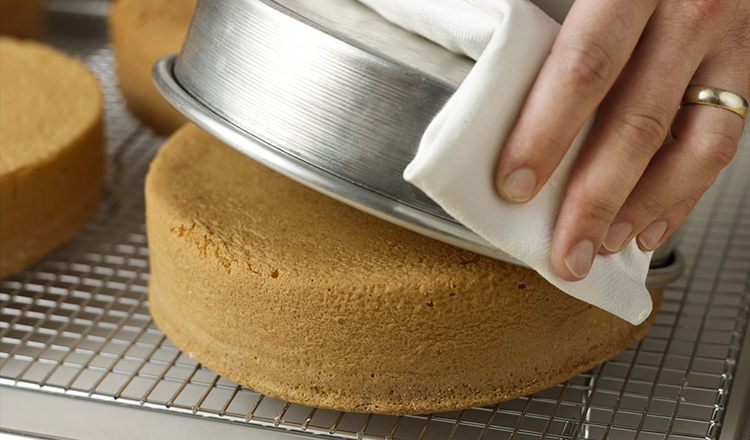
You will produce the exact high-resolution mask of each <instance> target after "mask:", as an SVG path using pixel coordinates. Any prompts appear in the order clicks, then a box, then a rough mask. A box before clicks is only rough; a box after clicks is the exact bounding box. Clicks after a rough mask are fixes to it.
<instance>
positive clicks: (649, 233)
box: [638, 221, 668, 251]
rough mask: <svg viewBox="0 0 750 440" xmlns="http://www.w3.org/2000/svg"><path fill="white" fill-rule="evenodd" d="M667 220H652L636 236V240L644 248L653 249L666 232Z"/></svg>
mask: <svg viewBox="0 0 750 440" xmlns="http://www.w3.org/2000/svg"><path fill="white" fill-rule="evenodd" d="M667 226H668V225H667V222H665V221H658V222H653V223H651V224H650V225H648V227H646V229H644V230H643V232H641V234H640V235H639V236H638V241H639V242H640V243H641V246H643V247H644V248H646V249H648V250H650V251H653V250H654V249H656V246H657V245H658V244H659V242H660V241H661V239H662V237H664V234H665V233H666V232H667Z"/></svg>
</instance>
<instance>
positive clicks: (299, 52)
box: [154, 0, 682, 286]
mask: <svg viewBox="0 0 750 440" xmlns="http://www.w3.org/2000/svg"><path fill="white" fill-rule="evenodd" d="M312 5H314V7H311V6H312ZM472 66H473V62H471V61H470V60H468V59H467V58H464V57H459V56H457V55H455V54H452V53H450V52H448V51H447V50H445V49H443V48H441V47H439V46H437V45H436V44H434V43H432V42H430V41H428V40H426V39H424V38H421V37H419V36H416V35H414V34H411V33H409V32H406V31H404V30H403V29H401V28H399V27H397V26H394V25H392V24H390V23H389V22H387V21H386V20H384V19H382V18H381V17H380V16H379V15H377V14H376V13H375V12H373V11H371V10H370V9H368V8H367V7H365V6H363V5H361V4H360V3H358V2H356V1H355V0H320V1H316V2H314V3H312V2H303V1H299V0H242V1H236V0H211V1H206V0H204V1H199V2H198V5H197V8H196V11H195V14H194V16H193V22H192V24H191V27H190V30H189V31H188V35H187V38H186V41H185V44H184V46H183V49H182V51H181V53H180V55H179V56H178V57H176V58H169V59H165V60H162V62H161V63H160V64H159V65H157V67H156V68H155V70H154V75H155V79H156V82H157V86H158V87H159V89H160V90H161V91H162V93H163V94H164V96H165V97H166V99H167V100H168V101H170V102H171V103H172V104H173V105H174V106H175V107H176V108H177V109H178V110H179V111H180V112H182V113H183V114H184V115H185V116H186V117H187V118H188V119H190V120H191V121H193V122H194V123H196V124H197V125H199V126H200V127H202V128H203V129H205V130H206V131H208V132H210V133H211V134H213V135H214V136H216V137H218V138H219V139H221V140H223V141H224V142H226V143H227V144H229V145H231V146H233V147H234V148H236V149H237V150H239V151H241V152H242V153H244V154H246V155H248V156H250V157H252V158H253V159H255V160H258V161H260V162H262V163H263V164H265V165H266V166H269V167H271V168H273V169H275V170H277V171H279V172H281V173H283V174H285V175H286V176H288V177H290V178H293V179H295V180H297V181H299V182H301V183H303V184H305V185H307V186H310V187H312V188H314V189H316V190H318V191H321V192H323V193H325V194H327V195H329V196H331V197H335V198H336V199H338V200H341V201H343V202H345V203H348V204H350V205H352V206H354V207H356V208H358V209H362V210H364V211H366V212H369V213H370V214H373V215H376V216H379V217H381V218H384V219H386V220H388V221H391V222H394V223H397V224H399V225H401V226H404V227H407V228H409V229H412V230H415V231H417V232H419V233H422V234H425V235H428V236H431V237H433V238H436V239H438V240H442V241H445V242H447V243H450V244H453V245H456V246H460V247H463V248H465V249H468V250H471V251H474V252H477V253H480V254H483V255H487V256H490V257H493V258H497V259H500V260H503V261H507V262H511V263H514V264H519V265H523V266H525V265H524V264H523V263H521V262H519V261H517V260H516V259H514V258H512V257H511V256H509V255H508V254H506V253H505V252H503V251H501V250H499V249H497V248H495V247H494V246H492V245H491V244H490V243H488V242H487V241H486V240H484V239H483V238H481V237H479V236H478V235H476V234H475V233H473V232H472V231H470V230H468V229H467V228H465V227H464V226H463V225H461V224H460V223H458V222H456V221H455V220H454V219H453V218H452V217H450V216H449V215H448V214H447V213H445V212H444V211H443V210H442V209H441V208H440V207H439V206H437V205H436V204H435V203H434V202H433V201H432V200H430V199H429V198H428V197H427V196H426V195H424V194H423V193H422V192H421V191H419V190H418V189H417V188H416V187H414V186H412V185H411V184H409V183H407V182H406V181H404V180H403V178H402V177H401V176H402V174H403V170H404V168H405V167H406V165H407V164H408V163H409V162H410V161H411V160H412V158H413V157H414V155H415V154H416V150H417V147H418V145H419V141H420V139H421V136H422V133H423V132H424V130H425V128H426V127H427V125H428V124H429V123H430V121H431V120H432V119H433V117H434V116H435V115H436V114H437V112H438V111H439V110H440V108H441V107H442V106H443V105H444V104H445V102H446V101H447V100H448V99H449V98H450V96H451V95H452V94H453V92H454V91H455V90H456V88H457V87H458V86H459V85H460V83H461V81H462V80H463V79H464V77H465V76H466V74H467V72H468V71H469V69H470V68H471V67H472ZM675 244H676V241H675V240H670V241H669V242H668V243H665V244H664V245H663V246H662V247H661V248H660V249H659V250H657V252H656V253H655V256H654V261H655V262H657V263H658V264H656V265H655V266H656V267H658V270H656V271H655V273H653V274H651V276H650V277H649V279H648V284H649V285H650V286H657V285H664V284H666V283H667V282H669V281H672V280H674V279H676V278H677V276H679V274H680V272H681V270H682V266H680V265H679V264H672V265H665V264H663V263H664V262H665V261H673V262H675V263H679V262H680V261H681V260H680V259H675V258H671V259H670V254H671V253H672V251H673V249H674V245H675Z"/></svg>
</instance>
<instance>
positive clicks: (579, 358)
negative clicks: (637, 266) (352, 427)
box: [146, 125, 661, 414]
mask: <svg viewBox="0 0 750 440" xmlns="http://www.w3.org/2000/svg"><path fill="white" fill-rule="evenodd" d="M146 204H147V226H148V236H149V248H150V255H151V270H152V275H151V281H150V290H149V299H150V307H151V312H152V314H153V317H154V319H155V320H156V322H157V324H158V325H159V326H160V327H161V328H162V329H163V330H164V331H165V333H166V334H167V335H168V336H169V337H170V338H171V339H172V340H173V341H174V342H175V343H176V344H177V345H178V346H179V347H180V348H181V349H182V350H184V351H186V352H188V353H190V354H191V355H192V356H194V357H195V358H196V359H197V360H198V361H200V362H202V363H204V364H205V365H207V366H208V367H210V368H212V369H214V370H215V371H217V372H219V373H221V374H223V375H226V376H227V377H229V378H230V379H233V380H235V381H237V382H239V383H242V384H245V385H247V386H249V387H251V388H253V389H255V390H258V391H260V392H263V393H266V394H268V395H270V396H273V397H278V398H282V399H287V400H290V401H293V402H298V403H303V404H307V405H311V406H318V407H328V408H335V409H339V410H345V411H367V412H370V411H371V412H378V413H390V414H406V413H410V414H413V413H425V412H431V411H447V410H455V409H459V408H466V407H469V406H475V405H484V404H490V403H495V402H499V401H502V400H506V399H510V398H514V397H518V396H521V395H526V394H529V393H532V392H535V391H537V390H540V389H543V388H546V387H549V386H552V385H554V384H556V383H559V382H561V381H564V380H566V379H568V378H570V377H572V376H574V375H575V374H577V373H579V372H582V371H585V370H586V369H589V368H591V367H593V366H595V365H597V364H599V363H601V362H603V361H604V360H606V359H608V358H610V357H611V356H613V355H614V354H616V353H617V352H619V351H621V350H623V349H624V348H626V347H627V346H628V345H629V344H630V343H631V342H632V341H633V339H635V338H637V337H640V336H642V335H643V333H644V332H645V331H646V329H647V327H648V325H649V324H648V323H646V324H643V325H641V326H638V327H634V326H632V325H630V324H628V323H627V322H625V321H623V320H621V319H619V318H617V317H615V316H613V315H610V314H608V313H606V312H604V311H602V310H600V309H597V308H594V307H592V306H590V305H588V304H585V303H583V302H581V301H578V300H576V299H574V298H572V297H570V296H568V295H566V294H564V293H562V292H560V291H559V290H557V289H556V288H554V287H553V286H551V285H550V284H549V283H547V282H546V281H544V280H543V279H542V278H541V277H540V276H539V275H538V274H536V273H535V272H533V271H531V270H528V269H524V268H521V267H517V266H513V265H510V264H505V263H502V262H499V261H495V260H492V259H489V258H485V257H482V256H479V255H476V254H473V253H471V252H468V251H464V250H461V249H458V248H455V247H452V246H449V245H446V244H443V243H440V242H437V241H434V240H432V239H429V238H426V237H423V236H421V235H418V234H415V233H413V232H410V231H408V230H405V229H402V228H400V227H397V226H394V225H392V224H390V223H387V222H384V221H382V220H379V219H377V218H374V217H372V216H370V215H368V214H365V213H362V212H360V211H357V210H355V209H352V208H350V207H348V206H345V205H343V204H341V203H339V202H336V201H334V200H332V199H329V198H327V197H325V196H322V195H320V194H318V193H316V192H314V191H312V190H310V189H308V188H305V187H303V186H301V185H299V184H297V183H295V182H293V181H291V180H289V179H287V178H285V177H283V176H281V175H279V174H277V173H275V172H273V171H271V170H269V169H267V168H265V167H263V166H261V165H259V164H257V163H255V162H253V161H251V160H250V159H248V158H246V157H244V156H242V155H241V154H240V153H237V152H235V151H234V150H232V149H231V148H229V147H226V146H224V145H222V144H221V143H220V142H218V141H216V140H214V139H213V138H211V137H210V136H209V135H207V134H205V133H203V132H202V131H201V130H199V129H198V128H196V127H195V126H192V125H187V126H185V127H184V128H182V129H181V130H180V131H178V132H177V133H175V134H174V135H173V136H172V137H171V138H170V139H169V140H168V141H167V142H166V144H165V145H164V146H163V147H162V150H161V151H160V153H159V155H158V156H157V158H156V159H155V160H154V162H153V163H152V165H151V170H150V172H149V175H148V178H147V183H146ZM654 299H655V303H656V304H657V305H658V303H659V302H660V299H661V292H655V293H654ZM652 318H653V317H652ZM650 319H651V318H650ZM650 319H649V321H648V322H650Z"/></svg>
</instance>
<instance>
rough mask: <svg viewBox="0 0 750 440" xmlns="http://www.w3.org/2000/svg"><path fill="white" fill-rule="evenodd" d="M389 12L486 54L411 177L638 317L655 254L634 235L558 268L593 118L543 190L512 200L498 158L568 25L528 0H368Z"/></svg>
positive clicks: (585, 292) (469, 222) (503, 239)
mask: <svg viewBox="0 0 750 440" xmlns="http://www.w3.org/2000/svg"><path fill="white" fill-rule="evenodd" d="M360 1H361V2H362V3H364V4H366V5H367V6H369V7H371V8H372V9H374V10H375V11H377V12H378V13H379V14H380V15H382V16H383V17H385V18H386V19H387V20H389V21H391V22H393V23H395V24H397V25H399V26H401V27H403V28H405V29H408V30H410V31H412V32H415V33H417V34H420V35H422V36H423V37H425V38H428V39H430V40H432V41H434V42H435V43H437V44H440V45H441V46H443V47H445V48H447V49H449V50H451V51H453V52H457V53H460V54H464V55H466V56H469V57H471V58H473V59H474V60H476V64H475V65H474V67H473V69H472V70H471V72H470V73H469V75H468V76H467V77H466V79H465V80H464V82H463V84H461V86H460V87H459V88H458V90H457V91H456V93H455V94H454V95H453V97H452V98H451V99H450V100H449V101H448V103H447V104H446V105H445V107H444V108H443V109H442V110H441V111H440V113H439V114H438V115H437V116H436V117H435V119H434V120H433V121H432V123H431V124H430V125H429V127H428V128H427V130H426V131H425V133H424V135H423V137H422V141H421V144H420V146H419V150H418V152H417V155H416V157H415V158H414V160H413V161H412V162H411V163H410V164H409V166H408V167H407V168H406V170H405V172H404V179H406V180H407V181H409V182H411V183H412V184H414V185H416V186H417V187H418V188H420V189H421V190H422V191H424V192H425V193H426V194H427V195H428V196H430V197H431V198H432V199H433V200H434V201H435V202H437V203H438V204H439V205H440V206H441V207H442V208H443V209H445V211H446V212H448V213H449V214H450V215H452V216H453V217H454V218H455V219H456V220H458V221H460V222H461V223H463V224H464V225H465V226H466V227H468V228H469V229H471V230H473V231H474V232H476V233H477V234H479V235H480V236H482V237H483V238H485V239H486V240H487V241H489V242H490V243H492V244H493V245H494V246H496V247H497V248H499V249H501V250H503V251H505V252H506V253H508V254H509V255H511V256H513V257H514V258H516V259H518V260H520V261H522V262H524V263H526V264H528V265H529V266H530V267H532V268H533V269H535V270H536V271H537V272H539V273H540V274H541V275H542V276H543V277H544V278H546V279H547V280H549V281H550V282H551V283H552V284H554V285H555V286H557V287H558V288H560V289H561V290H563V291H564V292H566V293H567V294H569V295H571V296H573V297H575V298H578V299H580V300H582V301H585V302H588V303H590V304H592V305H594V306H596V307H600V308H602V309H604V310H606V311H608V312H610V313H612V314H614V315H616V316H619V317H620V318H623V319H625V320H627V321H629V322H631V323H633V324H639V323H641V322H643V320H645V319H646V317H648V315H649V313H650V312H651V308H652V304H651V296H650V295H649V293H648V291H647V290H646V287H645V280H646V275H647V272H648V267H649V261H650V259H651V253H646V252H642V251H641V250H640V249H638V246H637V245H636V244H635V242H634V241H633V242H631V243H630V244H629V245H628V246H627V247H626V248H625V249H624V250H623V251H622V252H619V253H618V254H616V255H610V256H602V255H599V256H597V257H596V259H595V261H594V264H593V267H592V268H591V272H590V273H589V275H588V277H586V278H585V279H584V280H581V281H577V282H570V281H565V280H563V279H562V278H560V277H559V276H557V275H556V274H555V273H554V271H553V270H552V265H551V263H550V249H551V243H552V231H553V227H554V224H555V220H556V218H557V214H558V213H559V211H560V207H561V205H562V201H563V198H564V196H565V187H566V185H567V182H568V179H569V177H570V173H571V170H572V168H573V165H574V163H575V160H576V158H577V156H578V154H579V152H580V150H581V147H582V145H583V142H584V140H585V139H586V136H587V134H588V132H589V131H590V129H591V126H592V125H593V121H594V117H592V118H591V119H590V120H589V121H588V122H587V123H586V125H585V126H584V128H583V129H582V130H581V132H580V133H579V134H578V136H577V138H576V140H575V141H574V142H573V144H572V145H571V147H570V149H569V150H568V152H567V154H566V155H565V158H564V159H563V161H562V163H561V164H560V166H558V168H557V170H556V171H555V172H554V174H553V175H552V177H551V179H550V180H549V182H548V183H547V184H546V185H545V186H544V187H543V188H542V190H541V191H540V192H539V194H538V195H537V196H536V197H535V198H534V199H533V200H532V201H530V202H528V203H525V204H512V203H507V202H505V201H504V200H502V199H501V198H500V196H499V195H498V194H497V192H496V190H495V184H494V176H495V168H496V165H497V160H498V158H499V155H500V151H501V149H502V146H503V145H504V143H505V141H506V139H507V138H508V135H509V134H510V131H511V129H512V128H513V125H514V123H515V121H516V119H517V118H518V114H519V112H520V110H521V106H522V105H523V102H524V99H525V97H526V95H527V94H528V91H529V89H530V88H531V85H532V83H533V82H534V79H535V77H536V75H537V73H538V72H539V69H540V68H541V66H542V63H543V62H544V60H545V58H546V57H547V55H548V54H549V52H550V49H551V47H552V43H553V41H554V39H555V36H556V35H557V33H558V31H559V28H560V25H559V24H558V23H557V22H555V21H554V20H553V19H552V18H550V17H549V16H548V15H546V14H545V13H544V12H543V11H542V10H541V9H539V8H538V7H537V6H536V5H534V4H533V3H530V2H529V1H527V0H360Z"/></svg>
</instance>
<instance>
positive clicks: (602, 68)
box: [496, 0, 658, 202]
mask: <svg viewBox="0 0 750 440" xmlns="http://www.w3.org/2000/svg"><path fill="white" fill-rule="evenodd" d="M657 3H658V0H648V1H637V2H632V1H629V0H608V1H602V0H578V1H576V2H575V3H574V4H573V8H572V9H571V10H570V13H569V14H568V17H567V18H566V19H565V23H564V24H563V26H562V29H561V30H560V34H559V35H558V37H557V39H556V40H555V43H554V45H553V47H552V52H551V53H550V54H549V56H548V57H547V60H546V61H545V63H544V65H543V66H542V69H541V70H540V72H539V75H538V77H537V79H536V81H535V82H534V85H533V86H532V88H531V91H530V92H529V95H528V97H527V98H526V102H525V104H524V106H523V109H522V110H521V114H520V116H519V119H518V121H517V122H516V125H515V127H514V129H513V131H512V132H511V134H510V136H509V138H508V141H507V142H506V144H505V147H504V148H503V151H502V154H501V157H500V162H499V165H498V168H497V175H496V179H497V185H498V192H499V193H500V195H501V196H502V197H503V198H505V199H506V200H508V201H510V202H525V201H528V200H530V199H531V198H532V197H533V196H534V195H535V194H536V193H537V192H538V191H539V189H541V187H542V186H543V185H544V183H545V182H546V181H547V179H548V178H549V176H550V175H551V174H552V172H553V171H554V170H555V168H556V167H557V165H558V164H559V163H560V160H561V159H562V157H563V156H564V155H565V152H566V151H567V150H568V147H569V146H570V144H571V142H573V139H574V138H575V136H576V134H578V132H579V131H580V129H581V127H582V126H583V124H584V123H585V122H586V120H587V119H588V118H589V116H590V115H591V114H592V113H593V112H594V110H595V109H596V107H597V106H598V105H599V104H600V103H601V101H602V99H604V96H605V95H606V94H607V92H608V91H609V89H610V88H611V87H612V84H613V83H614V82H615V79H616V78H617V76H618V75H619V73H620V71H621V70H622V69H623V67H624V66H625V63H626V62H627V60H628V58H629V57H630V54H631V53H632V52H633V49H634V48H635V46H636V45H637V44H638V40H639V38H640V36H641V34H642V33H643V30H644V28H645V27H646V24H647V23H648V20H649V18H650V17H651V15H652V14H653V12H654V11H655V9H656V5H657Z"/></svg>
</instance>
